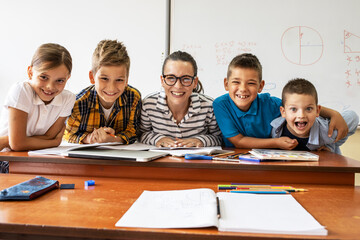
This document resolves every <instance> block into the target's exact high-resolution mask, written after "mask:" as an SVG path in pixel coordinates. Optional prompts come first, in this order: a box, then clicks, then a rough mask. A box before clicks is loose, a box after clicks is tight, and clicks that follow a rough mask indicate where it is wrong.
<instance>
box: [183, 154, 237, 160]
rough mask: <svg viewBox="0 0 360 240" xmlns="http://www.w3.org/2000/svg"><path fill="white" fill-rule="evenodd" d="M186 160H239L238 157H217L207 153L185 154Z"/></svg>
mask: <svg viewBox="0 0 360 240" xmlns="http://www.w3.org/2000/svg"><path fill="white" fill-rule="evenodd" d="M185 159H186V160H216V161H230V162H240V161H239V160H238V159H231V158H218V157H213V156H207V155H198V154H185Z"/></svg>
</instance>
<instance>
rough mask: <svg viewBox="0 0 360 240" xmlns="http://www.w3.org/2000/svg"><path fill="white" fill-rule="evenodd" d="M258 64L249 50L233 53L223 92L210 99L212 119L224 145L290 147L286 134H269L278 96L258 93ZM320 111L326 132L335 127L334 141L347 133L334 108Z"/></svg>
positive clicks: (292, 145)
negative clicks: (236, 54)
mask: <svg viewBox="0 0 360 240" xmlns="http://www.w3.org/2000/svg"><path fill="white" fill-rule="evenodd" d="M264 85H265V81H264V80H262V66H261V64H260V62H259V60H258V58H257V57H256V56H254V55H252V54H250V53H244V54H241V55H238V56H236V57H235V58H234V59H233V60H232V61H231V62H230V64H229V67H228V72H227V78H225V79H224V86H225V89H226V91H228V93H227V94H224V95H222V96H220V97H218V98H216V99H215V101H214V102H213V108H214V113H215V116H216V120H217V122H218V125H219V127H220V130H221V132H222V134H223V138H224V143H225V146H227V147H236V148H281V149H287V150H291V149H293V148H295V147H296V145H297V141H296V140H294V139H290V138H289V137H280V138H271V129H272V127H271V125H270V123H271V121H272V120H274V119H275V118H277V117H279V116H280V111H279V109H280V106H281V99H279V98H277V97H272V96H270V94H269V93H262V94H260V93H261V91H262V90H263V87H264ZM320 115H321V116H322V117H325V118H331V123H330V125H329V132H328V134H329V135H330V136H331V135H332V132H333V130H334V128H335V129H337V130H338V135H337V138H336V141H337V140H339V139H342V138H343V137H345V136H346V135H347V132H348V128H347V125H346V123H345V121H344V119H343V118H342V116H341V115H340V113H338V112H337V111H334V110H331V109H328V108H325V107H323V108H322V110H321V113H320Z"/></svg>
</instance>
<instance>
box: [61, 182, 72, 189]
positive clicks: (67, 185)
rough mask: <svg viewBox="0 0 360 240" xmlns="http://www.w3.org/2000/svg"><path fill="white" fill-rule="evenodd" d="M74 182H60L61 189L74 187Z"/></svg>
mask: <svg viewBox="0 0 360 240" xmlns="http://www.w3.org/2000/svg"><path fill="white" fill-rule="evenodd" d="M74 188H75V184H74V183H67V184H60V189H74Z"/></svg>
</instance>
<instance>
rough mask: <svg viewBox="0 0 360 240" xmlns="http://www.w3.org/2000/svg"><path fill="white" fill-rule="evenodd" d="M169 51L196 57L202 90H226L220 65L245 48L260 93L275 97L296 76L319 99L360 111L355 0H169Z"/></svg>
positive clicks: (359, 18) (359, 28)
mask: <svg viewBox="0 0 360 240" xmlns="http://www.w3.org/2000/svg"><path fill="white" fill-rule="evenodd" d="M171 8H172V9H171V38H170V39H171V41H170V43H171V45H170V50H171V51H175V50H185V51H188V52H189V53H191V54H192V55H193V56H194V58H195V60H196V61H197V63H198V67H199V73H198V76H199V79H200V80H201V81H202V83H203V85H204V88H205V94H208V95H210V96H212V97H214V98H215V97H217V96H220V95H222V94H223V93H225V90H224V87H223V79H224V77H226V71H227V65H228V63H229V62H230V61H231V59H232V58H233V57H235V56H236V55H238V54H240V53H244V52H251V53H253V54H255V55H256V56H258V58H259V59H260V62H261V63H262V66H263V79H264V80H265V83H266V85H265V89H264V91H265V92H270V93H271V94H272V95H274V96H277V97H281V90H282V88H283V86H284V85H285V83H286V82H287V81H288V80H290V79H292V78H295V77H303V78H306V79H308V80H310V81H311V82H312V83H313V84H314V85H315V87H316V88H317V90H318V95H319V103H320V104H321V105H324V106H326V107H330V108H334V109H336V110H338V111H342V110H345V109H349V108H350V109H353V110H355V111H356V112H357V113H358V114H359V115H360V94H359V93H360V1H359V0H315V1H314V0H296V1H295V0H251V1H248V0H221V1H220V0H219V1H215V0H213V1H209V0H174V1H173V2H172V6H171Z"/></svg>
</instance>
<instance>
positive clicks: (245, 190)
mask: <svg viewBox="0 0 360 240" xmlns="http://www.w3.org/2000/svg"><path fill="white" fill-rule="evenodd" d="M228 192H230V193H258V194H288V193H289V192H288V191H286V190H271V189H261V190H260V189H253V190H252V189H238V190H228Z"/></svg>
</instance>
